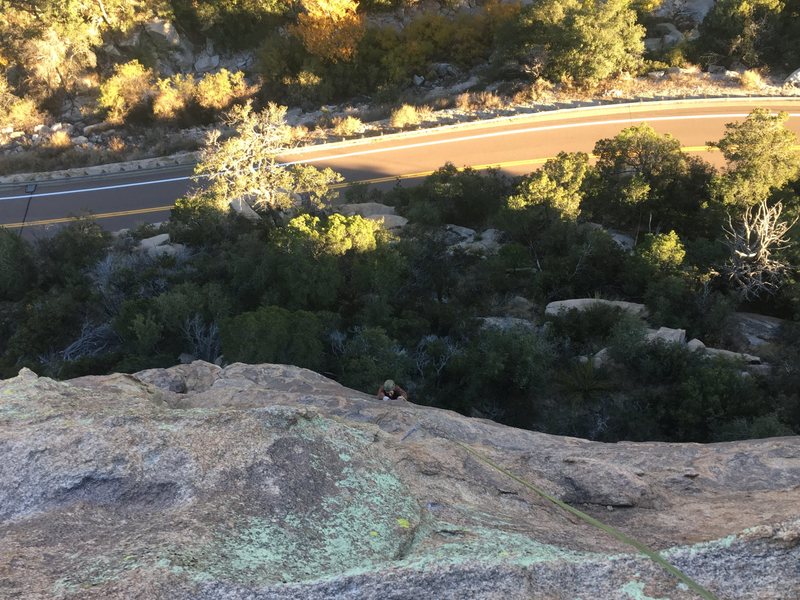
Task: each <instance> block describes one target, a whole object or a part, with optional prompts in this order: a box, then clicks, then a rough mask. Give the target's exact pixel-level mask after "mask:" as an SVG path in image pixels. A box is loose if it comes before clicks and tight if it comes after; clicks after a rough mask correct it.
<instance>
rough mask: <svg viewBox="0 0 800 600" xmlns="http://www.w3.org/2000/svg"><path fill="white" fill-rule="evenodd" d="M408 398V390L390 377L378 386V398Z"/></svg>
mask: <svg viewBox="0 0 800 600" xmlns="http://www.w3.org/2000/svg"><path fill="white" fill-rule="evenodd" d="M398 398H399V399H400V400H408V392H407V391H405V390H404V389H403V388H401V387H400V386H399V385H397V384H396V383H395V382H394V381H392V380H391V379H387V380H386V381H384V382H383V385H382V386H381V387H380V388H378V400H397V399H398Z"/></svg>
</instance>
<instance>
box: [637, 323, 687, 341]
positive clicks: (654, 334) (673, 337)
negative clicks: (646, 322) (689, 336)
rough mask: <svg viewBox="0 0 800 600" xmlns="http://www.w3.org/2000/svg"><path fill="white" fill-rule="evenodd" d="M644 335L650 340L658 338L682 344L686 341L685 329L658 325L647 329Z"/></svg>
mask: <svg viewBox="0 0 800 600" xmlns="http://www.w3.org/2000/svg"><path fill="white" fill-rule="evenodd" d="M645 337H646V339H647V340H648V341H651V342H652V341H656V340H659V341H662V342H664V343H667V344H683V343H684V342H686V330H685V329H671V328H669V327H659V328H658V329H648V330H647V334H646V336H645Z"/></svg>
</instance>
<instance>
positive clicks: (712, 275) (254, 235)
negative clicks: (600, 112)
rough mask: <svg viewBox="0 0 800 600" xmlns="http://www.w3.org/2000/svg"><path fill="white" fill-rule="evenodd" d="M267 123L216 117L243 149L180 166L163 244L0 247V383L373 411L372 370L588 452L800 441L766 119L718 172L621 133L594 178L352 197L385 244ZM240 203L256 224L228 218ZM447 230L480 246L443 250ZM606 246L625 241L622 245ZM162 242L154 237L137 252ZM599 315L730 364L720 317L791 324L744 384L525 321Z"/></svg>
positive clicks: (82, 229)
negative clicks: (189, 381)
mask: <svg viewBox="0 0 800 600" xmlns="http://www.w3.org/2000/svg"><path fill="white" fill-rule="evenodd" d="M284 116H285V111H284V110H283V109H281V108H279V107H276V106H271V107H269V108H268V109H267V110H265V111H263V112H254V111H253V110H252V109H251V108H250V107H249V106H246V107H244V108H243V109H241V110H239V111H235V112H234V113H232V114H231V115H230V123H231V125H232V126H233V127H236V128H237V129H238V131H239V134H240V135H239V136H237V137H233V138H230V139H227V140H221V139H217V140H215V141H213V143H212V144H211V145H209V146H208V147H207V148H206V150H205V151H204V154H203V162H202V163H201V165H200V166H199V168H198V172H199V173H206V174H210V175H212V177H211V181H210V184H209V185H208V186H207V187H205V188H198V189H197V190H196V191H195V192H194V193H192V194H190V195H189V196H187V197H186V198H183V199H181V200H179V201H178V203H177V205H176V208H175V209H174V210H173V212H172V216H171V219H170V221H169V223H167V224H165V225H163V226H162V227H161V229H160V230H157V231H156V230H153V228H152V227H143V228H141V229H140V230H137V231H134V232H128V233H126V234H122V235H116V236H111V235H109V234H108V233H106V232H104V231H103V230H102V229H101V228H100V226H99V225H97V224H96V223H93V222H92V221H90V220H81V221H78V222H75V223H73V224H72V225H70V226H69V227H66V228H64V229H63V230H61V231H59V232H58V233H57V234H55V235H54V236H52V237H50V238H43V239H40V240H38V241H37V242H36V243H34V244H31V243H29V242H27V241H25V240H24V239H20V238H19V237H18V236H17V235H16V234H14V233H12V232H11V231H7V230H0V356H2V358H1V359H0V367H1V368H2V373H3V375H6V376H7V375H12V374H14V373H15V372H16V371H18V370H19V368H20V367H22V366H29V367H31V368H33V369H34V370H36V371H37V372H40V373H44V374H48V375H51V376H57V377H60V378H68V377H71V376H76V375H81V374H87V373H106V372H113V371H128V372H130V371H136V370H140V369H145V368H150V367H159V366H168V365H172V364H174V363H175V362H176V360H178V357H179V356H180V355H184V357H183V358H184V359H185V360H191V359H192V358H200V359H204V360H207V361H211V362H213V361H217V362H226V363H233V362H235V361H244V362H250V363H260V362H271V363H284V364H293V365H298V366H302V367H308V368H311V369H314V370H317V371H320V372H324V373H326V374H328V375H329V376H330V377H332V378H334V379H336V380H338V381H339V382H341V383H342V384H345V385H347V386H350V387H354V388H356V389H360V390H363V391H366V392H368V393H374V392H375V390H376V389H377V387H378V385H379V384H380V383H381V382H382V381H383V380H384V379H386V378H388V377H391V378H393V379H395V380H397V381H398V382H399V383H401V385H403V387H405V388H406V389H408V390H409V391H410V392H411V397H412V400H414V401H415V402H419V403H422V404H429V405H434V406H440V407H446V408H451V409H455V410H457V411H460V412H462V413H465V414H472V415H482V416H488V417H491V418H493V419H496V420H498V421H500V422H503V423H506V424H510V425H514V426H517V427H524V428H534V429H539V430H544V431H548V432H554V433H561V434H569V435H575V436H581V437H588V438H592V439H601V440H619V439H634V440H644V439H659V440H680V441H708V440H724V439H734V438H742V437H758V436H767V435H782V434H790V433H798V432H800V395H798V390H800V360H799V359H800V329H799V328H798V326H797V324H796V321H797V320H798V318H800V282H799V281H798V278H797V269H796V265H797V264H798V256H797V252H798V245H797V244H796V237H797V233H796V228H795V229H792V228H791V226H792V224H793V223H794V222H795V221H796V218H797V214H798V210H799V209H800V202H799V201H798V200H799V199H798V192H799V191H800V181H798V173H799V171H798V168H800V157H799V156H798V154H797V152H796V150H794V149H793V147H794V145H796V143H797V142H796V139H795V136H794V134H792V133H791V132H790V131H788V130H787V129H786V128H785V127H784V124H783V123H784V120H785V119H786V115H785V114H782V115H771V114H770V113H769V112H768V111H764V110H756V111H754V112H753V113H752V114H751V115H750V117H749V118H748V119H747V120H746V121H744V122H742V123H739V124H731V125H729V126H728V128H727V131H726V134H725V136H724V137H723V138H722V139H721V140H719V141H718V142H716V145H717V146H718V147H719V148H720V150H721V151H722V152H723V153H724V155H725V158H726V159H727V167H726V168H725V169H723V170H719V171H718V170H715V169H714V168H713V167H711V166H710V165H709V164H707V163H705V162H703V161H702V160H701V159H699V158H697V157H695V156H690V155H688V154H686V153H684V152H683V151H682V150H681V147H680V143H679V141H678V140H676V139H674V138H672V137H670V136H668V135H664V136H662V135H660V134H658V133H656V132H655V131H654V130H653V129H652V128H650V127H649V126H647V125H638V126H635V127H630V128H628V129H625V130H623V131H622V132H621V133H620V134H619V135H617V136H616V137H614V138H610V139H604V140H600V141H598V142H597V145H596V147H595V149H594V154H595V156H596V157H597V161H596V164H590V162H589V160H588V156H587V155H585V154H581V153H575V154H568V153H561V154H559V155H558V156H557V157H555V158H553V159H551V160H549V161H548V162H547V163H546V164H545V165H544V166H543V167H542V168H541V169H539V170H538V171H535V172H533V173H531V174H529V175H527V176H525V177H522V178H518V179H509V178H507V177H505V176H503V175H502V174H500V173H498V172H494V171H487V172H483V173H481V172H476V171H473V170H470V169H466V170H458V169H456V168H455V167H453V166H452V165H445V166H444V167H442V168H441V169H439V170H438V171H437V172H436V173H434V174H433V175H431V176H430V177H428V178H427V179H426V180H425V181H424V182H423V183H422V184H421V185H419V186H417V187H413V188H396V189H394V190H391V191H388V192H379V191H374V190H373V191H368V190H366V189H363V188H361V187H358V186H356V187H353V188H351V189H349V190H347V192H346V196H347V200H348V201H349V202H351V203H356V207H357V206H358V203H364V202H367V201H376V200H377V201H380V202H382V203H383V204H385V205H389V206H391V207H393V208H394V209H395V210H396V211H397V212H398V213H400V214H401V215H403V216H405V217H406V218H408V219H409V221H410V222H409V224H408V225H407V226H406V227H405V228H404V229H402V230H392V231H387V230H386V229H384V228H382V227H381V226H380V225H379V223H378V222H376V221H375V220H370V219H367V218H363V217H361V216H358V215H357V214H356V215H350V216H347V215H342V214H338V212H337V211H336V206H335V205H334V206H333V207H331V202H332V200H333V196H334V195H335V194H334V192H333V191H332V190H331V187H330V185H331V184H332V183H333V182H335V181H337V176H336V174H335V173H333V172H332V171H330V170H325V171H319V170H317V169H315V168H313V167H309V166H302V165H295V166H293V167H290V168H281V167H280V166H278V165H276V164H275V162H274V158H272V157H273V154H272V152H273V151H274V150H275V149H276V148H279V147H280V146H281V145H282V144H283V143H285V142H286V140H287V139H288V137H289V136H290V135H291V128H290V127H288V126H286V124H285V122H284V120H283V119H284ZM254 165H258V166H259V168H255V167H254ZM251 167H252V168H251ZM243 194H244V195H243ZM237 198H239V199H242V198H244V199H246V200H247V201H248V203H249V204H250V205H251V206H252V207H253V209H255V212H254V213H252V214H251V217H252V216H254V215H255V219H253V218H249V219H248V218H244V217H243V216H241V215H240V214H239V213H237V212H234V211H231V210H229V209H228V204H229V202H230V201H231V200H234V199H237ZM351 212H352V211H351ZM445 225H447V227H445ZM463 228H472V229H473V230H475V231H477V232H478V234H477V236H476V237H477V239H479V240H480V239H481V238H482V239H483V241H484V242H485V243H484V244H483V245H482V246H480V245H479V246H476V245H475V244H467V243H463V242H462V240H464V237H463V236H462V234H463V232H464V229H463ZM604 228H613V229H616V230H621V231H627V232H629V233H630V238H631V239H630V243H631V244H632V245H634V246H635V247H634V249H633V251H627V250H626V249H625V248H623V247H621V246H620V245H619V244H618V243H617V242H615V240H614V239H613V238H612V237H611V235H609V233H608V232H607V231H605V229H604ZM159 232H164V233H168V234H169V238H170V240H171V242H172V244H173V245H171V246H165V247H161V248H160V249H159V248H155V249H153V248H151V249H147V248H143V247H140V246H139V240H140V239H142V238H146V237H149V236H152V235H153V234H156V233H159ZM459 232H462V234H460V233H459ZM164 237H165V238H166V236H164ZM491 240H494V243H489V242H490V241H491ZM593 297H602V298H608V299H622V300H633V301H638V302H643V303H644V304H646V306H647V308H648V309H649V317H648V321H649V324H650V325H651V326H652V327H654V328H658V327H662V326H663V327H672V328H682V329H685V330H686V331H687V338H686V339H691V338H699V339H700V340H702V341H703V342H704V343H705V344H706V345H708V346H713V347H721V348H728V349H740V348H743V347H744V348H746V345H745V344H744V340H743V338H742V334H741V332H740V330H739V328H738V327H737V325H736V323H737V320H736V318H735V315H734V311H735V310H737V309H739V310H749V311H751V312H762V313H767V314H771V315H774V316H777V317H782V318H784V319H785V323H784V326H783V329H782V331H781V332H780V334H779V335H778V336H774V339H772V340H771V342H770V343H769V344H767V345H765V346H763V347H760V348H759V350H758V352H759V353H760V354H761V356H762V358H763V359H764V360H765V361H766V362H767V363H768V364H769V365H771V367H766V368H759V369H752V368H749V367H747V365H746V364H745V362H746V360H745V359H744V358H739V359H737V358H736V357H734V359H733V360H731V359H729V358H724V357H714V356H712V355H709V354H707V353H702V352H693V351H691V349H690V348H689V347H687V346H686V345H683V344H673V343H669V342H667V341H664V340H659V339H652V338H651V337H648V336H647V335H646V331H645V329H646V324H645V323H644V322H643V321H642V319H641V318H640V317H638V316H636V315H632V314H630V313H628V312H621V311H619V310H616V309H613V308H607V307H596V308H594V309H591V310H589V311H586V312H568V313H565V314H562V315H560V316H547V317H545V316H544V307H545V305H546V304H547V303H548V302H551V301H553V300H560V299H566V298H593ZM601 350H603V354H604V356H605V360H602V361H601V360H599V358H598V356H599V355H598V353H599V352H600V351H601ZM750 351H751V350H748V352H750Z"/></svg>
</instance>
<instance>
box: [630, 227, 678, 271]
mask: <svg viewBox="0 0 800 600" xmlns="http://www.w3.org/2000/svg"><path fill="white" fill-rule="evenodd" d="M636 253H637V254H638V255H639V256H640V257H642V259H644V261H645V262H646V263H647V264H648V265H650V266H652V267H654V268H656V269H660V270H663V271H674V270H676V269H677V268H679V267H680V266H681V264H682V263H683V259H684V257H685V256H686V249H685V248H684V247H683V244H682V243H681V238H679V237H678V234H677V233H675V232H674V231H670V232H669V233H658V234H655V235H653V234H652V233H648V234H647V235H646V236H645V238H644V242H643V243H641V244H639V245H638V246H637V247H636Z"/></svg>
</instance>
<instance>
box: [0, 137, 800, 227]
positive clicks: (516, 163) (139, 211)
mask: <svg viewBox="0 0 800 600" xmlns="http://www.w3.org/2000/svg"><path fill="white" fill-rule="evenodd" d="M792 148H793V150H796V151H800V145H795V146H793V147H792ZM681 151H683V152H719V149H718V148H714V147H712V146H683V147H681ZM589 156H590V157H591V158H594V156H593V155H592V154H589ZM550 158H552V157H550ZM550 158H529V159H525V160H510V161H506V162H501V163H494V164H485V165H472V166H464V167H458V170H459V171H463V170H465V169H474V170H476V171H486V170H488V169H503V168H510V167H521V166H533V165H542V164H544V163H545V162H547V161H548V160H550ZM437 170H438V169H437ZM435 172H436V171H420V172H418V173H407V174H405V175H390V176H386V177H375V178H373V179H362V180H360V181H345V182H342V183H337V184H334V185H332V186H331V188H332V189H343V188H347V187H350V186H353V185H374V184H376V183H388V182H390V181H401V180H404V179H421V178H423V177H428V176H430V175H432V174H433V173H435ZM34 198H35V196H34ZM173 207H174V204H170V205H169V206H153V207H150V208H135V209H132V210H121V211H116V212H108V213H96V214H89V215H86V216H89V217H91V218H92V219H112V218H114V217H128V216H132V215H145V214H150V213H157V212H167V211H170V210H172V209H173ZM80 218H81V217H79V216H70V217H58V218H55V219H42V220H40V221H28V222H26V223H6V224H5V225H0V227H7V228H9V229H14V228H17V227H22V226H23V225H24V226H25V227H31V226H35V225H58V224H60V223H69V222H70V221H76V220H78V219H80Z"/></svg>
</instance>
